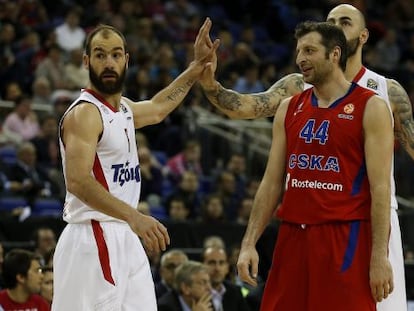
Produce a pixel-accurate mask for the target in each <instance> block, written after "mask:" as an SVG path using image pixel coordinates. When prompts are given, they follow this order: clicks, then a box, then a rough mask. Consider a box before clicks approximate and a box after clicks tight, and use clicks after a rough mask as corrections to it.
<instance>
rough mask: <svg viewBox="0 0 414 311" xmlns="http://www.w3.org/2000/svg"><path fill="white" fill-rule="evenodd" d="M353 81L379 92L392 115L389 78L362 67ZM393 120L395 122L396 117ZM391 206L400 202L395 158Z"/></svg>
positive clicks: (392, 171) (396, 206) (392, 168)
mask: <svg viewBox="0 0 414 311" xmlns="http://www.w3.org/2000/svg"><path fill="white" fill-rule="evenodd" d="M353 82H355V83H358V84H359V85H360V86H362V87H365V88H367V89H370V90H372V91H374V92H375V93H377V95H378V96H380V97H381V98H382V99H383V100H385V101H386V102H387V105H388V108H389V109H390V112H391V116H392V107H391V103H390V100H389V97H388V86H387V79H386V78H385V77H384V76H381V75H379V74H378V73H376V72H373V71H371V70H369V69H367V68H365V67H362V68H361V69H360V70H359V72H358V73H357V75H356V76H355V78H354V80H353ZM392 120H393V122H394V118H393V119H392ZM391 208H395V209H398V202H397V198H396V197H395V180H394V158H393V161H392V165H391Z"/></svg>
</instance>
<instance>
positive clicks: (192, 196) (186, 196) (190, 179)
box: [165, 171, 202, 219]
mask: <svg viewBox="0 0 414 311" xmlns="http://www.w3.org/2000/svg"><path fill="white" fill-rule="evenodd" d="M198 187H199V180H198V177H197V175H196V174H195V173H194V172H191V171H185V172H184V173H183V174H182V176H181V180H180V183H179V184H178V189H175V190H174V191H173V192H172V194H171V195H170V196H169V197H168V198H167V200H166V203H165V206H169V201H170V200H171V198H174V197H181V198H182V199H183V200H184V202H185V206H186V207H187V208H188V209H189V210H190V215H189V218H191V219H195V218H196V217H197V216H198V214H199V210H200V207H201V201H202V198H201V196H200V194H199V192H198Z"/></svg>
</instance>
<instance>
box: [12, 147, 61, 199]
mask: <svg viewBox="0 0 414 311" xmlns="http://www.w3.org/2000/svg"><path fill="white" fill-rule="evenodd" d="M8 178H9V181H11V182H17V183H19V187H16V188H15V189H11V190H12V191H13V193H14V194H16V195H21V196H24V197H25V198H26V200H27V201H28V202H29V205H32V204H33V203H34V201H35V200H36V198H37V197H40V196H42V197H50V196H51V195H57V194H58V193H59V188H58V187H57V186H56V184H54V183H52V182H51V180H50V179H49V177H48V174H47V172H46V171H45V170H43V169H42V168H41V167H39V165H38V164H37V159H36V148H35V147H34V145H33V144H32V143H30V142H25V143H22V144H21V145H20V146H19V148H18V150H17V162H16V164H14V165H13V166H11V168H10V170H9V173H8Z"/></svg>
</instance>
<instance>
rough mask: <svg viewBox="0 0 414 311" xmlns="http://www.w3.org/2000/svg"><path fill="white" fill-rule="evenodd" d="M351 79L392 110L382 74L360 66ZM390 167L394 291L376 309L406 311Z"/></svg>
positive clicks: (397, 224) (390, 251)
mask: <svg viewBox="0 0 414 311" xmlns="http://www.w3.org/2000/svg"><path fill="white" fill-rule="evenodd" d="M353 81H354V82H356V83H358V84H359V85H360V86H362V87H365V88H367V89H370V90H373V91H374V92H376V93H377V94H378V95H379V96H380V97H381V98H383V99H384V100H385V101H386V102H387V104H388V106H389V108H390V111H392V107H391V104H390V101H389V97H388V86H387V79H386V78H385V77H384V76H381V75H379V74H377V73H376V72H373V71H371V70H369V69H367V68H365V67H362V68H361V69H360V71H359V72H358V74H357V75H356V76H355V78H354V80H353ZM391 168H392V173H391V233H390V241H389V245H388V250H389V259H390V262H391V265H392V268H393V274H394V291H393V293H392V294H391V295H390V296H389V297H388V298H387V299H385V300H384V301H382V302H380V303H378V304H377V310H378V311H396V310H398V311H406V310H407V297H406V291H405V275H404V256H403V248H402V241H401V230H400V224H399V221H398V214H397V209H398V202H397V198H396V196H395V180H394V165H392V166H391Z"/></svg>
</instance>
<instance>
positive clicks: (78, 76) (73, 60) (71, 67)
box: [65, 47, 149, 98]
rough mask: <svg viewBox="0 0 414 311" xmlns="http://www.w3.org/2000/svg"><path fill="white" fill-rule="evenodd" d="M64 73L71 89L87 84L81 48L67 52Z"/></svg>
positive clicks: (86, 73) (87, 79)
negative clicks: (67, 56) (67, 57)
mask: <svg viewBox="0 0 414 311" xmlns="http://www.w3.org/2000/svg"><path fill="white" fill-rule="evenodd" d="M65 75H66V79H67V80H68V88H69V89H71V90H75V91H78V90H80V89H82V88H84V87H85V85H87V84H88V81H89V72H88V70H87V69H86V68H85V66H83V49H82V48H81V47H78V48H75V49H72V50H71V51H70V52H69V59H68V62H67V63H66V65H65ZM146 98H149V97H146Z"/></svg>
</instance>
